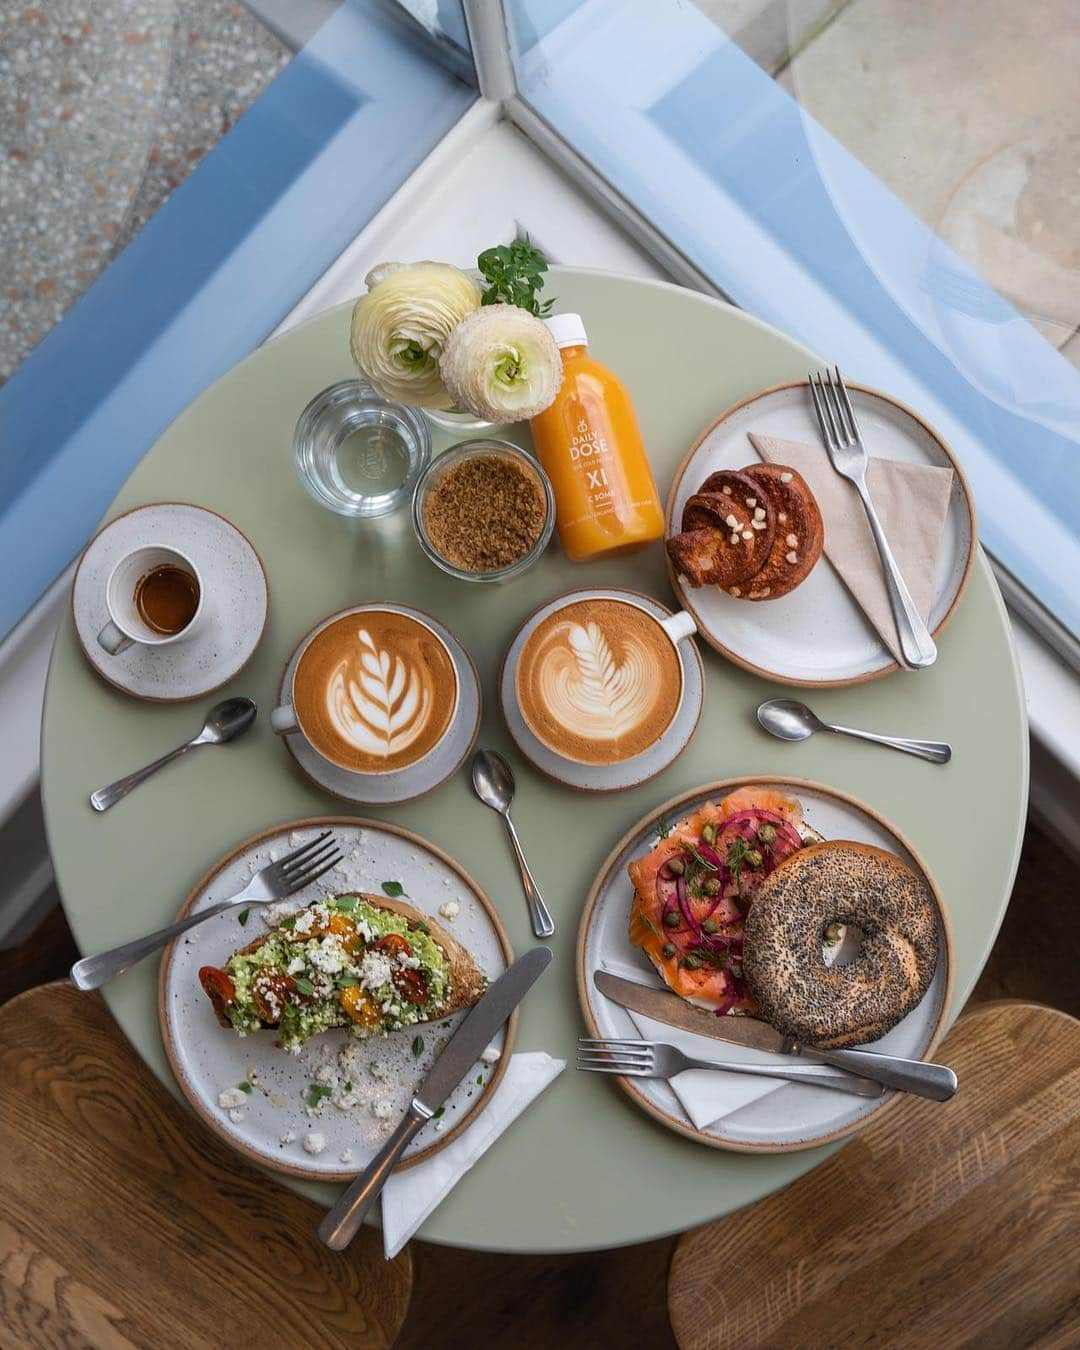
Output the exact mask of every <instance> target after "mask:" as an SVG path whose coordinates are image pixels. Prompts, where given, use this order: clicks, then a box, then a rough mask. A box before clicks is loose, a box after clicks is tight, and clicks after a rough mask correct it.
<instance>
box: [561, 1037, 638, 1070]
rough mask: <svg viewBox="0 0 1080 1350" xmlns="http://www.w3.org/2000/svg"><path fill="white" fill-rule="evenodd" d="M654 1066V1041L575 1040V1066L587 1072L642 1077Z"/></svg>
mask: <svg viewBox="0 0 1080 1350" xmlns="http://www.w3.org/2000/svg"><path fill="white" fill-rule="evenodd" d="M652 1065H653V1043H652V1041H642V1040H621V1039H618V1038H610V1037H608V1038H604V1037H594V1036H582V1037H580V1038H579V1039H578V1048H577V1067H578V1068H579V1069H583V1070H585V1072H587V1073H617V1074H622V1075H629V1076H631V1077H632V1076H635V1075H640V1076H644V1075H646V1074H648V1073H649V1071H650V1070H651V1069H652Z"/></svg>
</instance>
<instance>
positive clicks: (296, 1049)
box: [289, 1043, 304, 1059]
mask: <svg viewBox="0 0 1080 1350" xmlns="http://www.w3.org/2000/svg"><path fill="white" fill-rule="evenodd" d="M303 1048H304V1047H303V1046H302V1045H299V1044H296V1043H294V1044H292V1045H290V1046H289V1054H290V1055H293V1056H294V1057H295V1058H296V1059H299V1058H300V1052H301V1051H302V1050H303Z"/></svg>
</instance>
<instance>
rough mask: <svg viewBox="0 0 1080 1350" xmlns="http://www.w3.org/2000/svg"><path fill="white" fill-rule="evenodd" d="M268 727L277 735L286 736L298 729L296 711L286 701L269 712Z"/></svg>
mask: <svg viewBox="0 0 1080 1350" xmlns="http://www.w3.org/2000/svg"><path fill="white" fill-rule="evenodd" d="M270 729H271V730H272V731H275V732H277V734H278V735H279V736H288V735H289V733H290V732H292V731H299V730H300V723H299V722H298V721H297V720H296V713H295V712H294V711H293V709H292V707H291V705H290V704H288V703H286V704H283V705H282V707H280V708H275V709H274V711H273V712H272V713H271V714H270Z"/></svg>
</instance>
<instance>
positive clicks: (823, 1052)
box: [593, 970, 957, 1102]
mask: <svg viewBox="0 0 1080 1350" xmlns="http://www.w3.org/2000/svg"><path fill="white" fill-rule="evenodd" d="M593 983H594V984H595V985H596V987H597V989H599V990H600V992H601V993H602V994H604V995H606V996H607V997H608V998H610V999H612V1000H614V1002H616V1003H618V1004H620V1005H621V1006H622V1007H624V1008H630V1009H632V1010H633V1011H634V1012H639V1013H642V1014H643V1015H644V1016H645V1017H651V1018H652V1019H653V1021H654V1022H663V1023H664V1024H665V1025H667V1026H669V1027H678V1028H679V1029H680V1030H681V1031H690V1032H693V1033H694V1034H695V1035H696V1036H709V1037H711V1039H712V1040H714V1041H727V1042H728V1043H729V1044H731V1045H748V1046H750V1048H751V1049H753V1050H766V1051H768V1052H769V1053H771V1054H777V1055H799V1056H801V1057H803V1058H805V1059H808V1060H811V1061H813V1062H814V1063H816V1064H831V1065H832V1066H833V1067H834V1068H837V1069H843V1070H844V1071H845V1072H847V1073H853V1074H857V1075H858V1076H859V1077H860V1078H870V1079H872V1080H873V1081H874V1082H875V1083H881V1084H882V1085H883V1086H884V1087H890V1088H896V1089H897V1090H898V1091H900V1092H911V1093H914V1094H915V1095H916V1096H919V1097H926V1098H928V1099H929V1100H930V1101H935V1102H947V1101H948V1100H949V1098H950V1097H951V1096H952V1095H953V1094H954V1093H955V1092H956V1088H957V1081H956V1074H955V1073H954V1072H953V1071H952V1069H950V1068H948V1067H947V1066H946V1065H944V1064H932V1063H930V1062H929V1061H928V1060H921V1059H901V1058H900V1057H899V1056H897V1055H885V1054H881V1053H880V1052H878V1051H876V1050H862V1049H848V1048H844V1049H837V1050H831V1049H827V1048H825V1047H824V1046H817V1045H811V1046H803V1045H800V1044H799V1043H798V1042H797V1041H793V1040H791V1039H790V1038H789V1037H787V1036H782V1035H781V1034H780V1032H779V1031H776V1030H775V1029H774V1028H773V1027H771V1026H769V1024H768V1023H767V1022H760V1021H758V1019H757V1018H756V1017H717V1016H716V1014H715V1013H712V1012H709V1011H708V1010H707V1009H705V1008H699V1007H697V1006H696V1005H695V1004H693V1003H687V1002H686V1000H685V999H682V998H680V997H679V996H678V994H673V993H672V992H671V991H670V990H669V989H656V988H654V987H652V986H651V985H647V984H638V983H637V982H636V981H635V980H624V979H622V977H621V976H619V975H612V974H611V973H610V972H609V971H606V970H595V971H593Z"/></svg>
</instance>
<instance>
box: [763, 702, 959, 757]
mask: <svg viewBox="0 0 1080 1350" xmlns="http://www.w3.org/2000/svg"><path fill="white" fill-rule="evenodd" d="M757 720H758V721H759V722H760V723H761V725H762V726H763V727H764V728H765V730H766V731H767V732H769V733H770V734H771V735H773V736H777V737H779V739H780V740H782V741H805V740H806V739H807V738H808V737H810V736H812V735H813V734H814V732H815V731H833V732H836V733H837V734H838V735H840V736H854V737H856V739H858V740H860V741H873V742H874V744H875V745H887V746H889V747H891V749H893V750H903V751H904V753H905V754H907V755H917V756H918V757H919V759H928V760H930V762H931V763H932V764H948V762H949V760H950V759H952V746H951V745H947V744H946V743H945V742H944V741H913V740H909V739H908V738H907V737H906V736H879V735H878V734H877V733H876V732H873V731H858V730H856V728H855V727H840V726H833V725H832V723H830V722H823V721H822V720H821V718H820V717H818V715H817V714H816V713H815V712H814V711H813V710H812V709H810V708H808V707H807V706H806V704H805V703H800V702H798V700H797V699H793V698H770V699H766V701H765V702H764V703H762V704H761V706H760V707H759V708H758V710H757Z"/></svg>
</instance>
